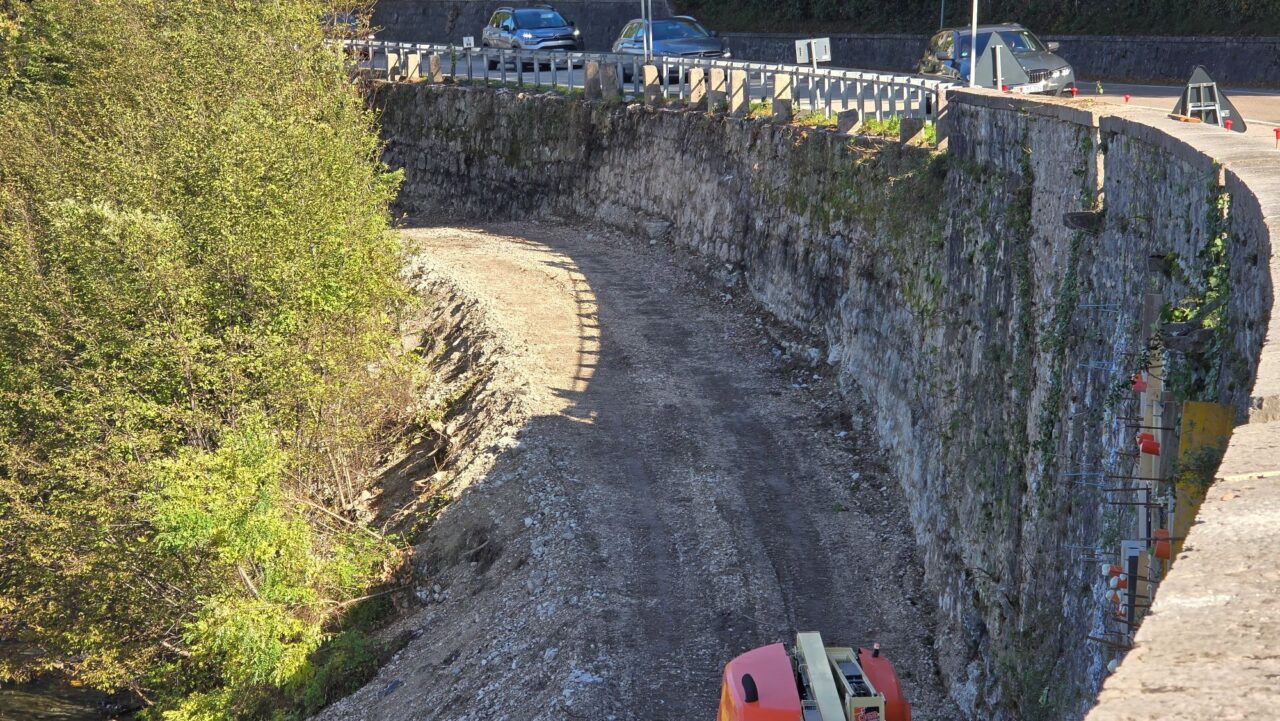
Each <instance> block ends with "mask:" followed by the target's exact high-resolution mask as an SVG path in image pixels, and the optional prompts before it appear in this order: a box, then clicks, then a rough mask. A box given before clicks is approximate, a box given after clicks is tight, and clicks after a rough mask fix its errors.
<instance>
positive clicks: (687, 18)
mask: <svg viewBox="0 0 1280 721" xmlns="http://www.w3.org/2000/svg"><path fill="white" fill-rule="evenodd" d="M673 20H677V21H679V22H686V23H698V24H699V25H701V24H702V22H701V21H699V20H698V19H697V18H695V17H693V16H692V15H673V16H671V17H669V18H654V19H653V22H655V23H667V22H671V21H673ZM642 22H645V19H644V18H631V19H630V20H628V21H627V24H628V25H630V24H631V23H642Z"/></svg>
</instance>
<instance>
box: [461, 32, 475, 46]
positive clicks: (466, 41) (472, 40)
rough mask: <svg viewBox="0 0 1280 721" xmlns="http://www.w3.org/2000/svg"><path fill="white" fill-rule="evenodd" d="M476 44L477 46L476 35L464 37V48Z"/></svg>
mask: <svg viewBox="0 0 1280 721" xmlns="http://www.w3.org/2000/svg"><path fill="white" fill-rule="evenodd" d="M475 46H476V39H475V38H474V37H472V36H470V35H468V36H466V37H464V38H462V47H464V48H474V47H475Z"/></svg>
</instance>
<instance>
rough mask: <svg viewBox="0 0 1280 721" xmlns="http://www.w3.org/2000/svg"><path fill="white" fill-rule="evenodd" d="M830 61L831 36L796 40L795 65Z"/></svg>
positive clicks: (815, 65)
mask: <svg viewBox="0 0 1280 721" xmlns="http://www.w3.org/2000/svg"><path fill="white" fill-rule="evenodd" d="M829 62H831V38H809V39H808V40H797V41H796V65H812V66H813V69H814V70H817V69H818V63H829Z"/></svg>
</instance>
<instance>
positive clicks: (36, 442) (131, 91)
mask: <svg viewBox="0 0 1280 721" xmlns="http://www.w3.org/2000/svg"><path fill="white" fill-rule="evenodd" d="M332 5H333V3H329V2H319V1H318V0H273V2H265V3H255V2H235V1H234V0H208V1H207V2H184V3H156V2H152V1H151V0H94V2H82V1H80V0H5V1H4V2H0V138H3V140H0V639H2V640H3V641H4V643H0V679H23V678H28V677H30V676H32V675H34V674H39V673H43V672H46V671H51V670H54V671H59V672H61V673H65V674H68V675H70V676H71V677H73V679H74V680H76V681H78V682H81V683H84V684H88V685H92V686H95V687H99V688H104V689H117V688H125V689H130V690H132V691H134V692H135V693H136V694H137V695H138V696H139V697H140V698H142V699H145V700H146V701H147V702H148V703H149V704H153V705H152V707H151V708H150V710H149V711H148V712H147V715H148V717H151V718H159V717H164V718H167V719H205V718H208V719H213V718H234V717H249V716H254V715H257V714H259V713H260V709H261V703H260V702H261V700H262V699H263V698H271V697H273V696H279V695H280V694H284V696H282V698H284V701H283V703H286V704H287V703H289V700H288V697H287V693H286V692H287V691H288V690H289V689H292V688H297V687H298V684H297V681H296V680H297V679H299V678H302V677H307V676H308V675H309V674H312V670H311V669H310V668H309V664H310V663H311V660H310V659H312V658H313V655H314V654H315V653H316V651H317V649H319V648H320V647H321V646H322V644H323V642H324V640H325V639H326V638H327V637H328V636H329V634H330V633H331V632H332V631H333V629H334V628H335V624H338V623H340V620H341V617H342V616H343V614H344V613H345V612H346V611H347V610H349V609H351V608H352V607H353V606H354V605H355V602H356V601H357V600H358V599H359V598H361V597H363V596H365V595H367V594H368V593H369V592H370V590H371V589H372V588H374V587H376V586H377V585H378V584H380V583H382V582H384V581H385V580H386V578H387V577H388V574H389V573H390V572H391V571H392V569H393V567H394V565H395V564H396V561H397V555H398V552H397V550H396V548H395V546H394V545H393V544H392V543H391V541H389V540H388V539H386V538H383V537H381V536H380V535H379V534H378V533H377V532H375V531H372V530H370V529H367V528H364V527H363V526H361V525H359V524H357V523H355V522H354V521H352V520H351V519H350V518H349V517H348V516H347V515H345V514H346V511H348V510H349V509H350V508H352V507H353V504H354V502H355V500H356V499H357V498H358V496H359V494H360V492H361V491H362V490H363V488H364V487H365V486H366V485H367V484H368V482H369V478H370V476H371V470H372V469H373V468H374V466H375V465H376V463H377V460H378V457H379V453H380V452H381V450H382V443H383V442H384V439H385V438H386V437H387V435H388V433H387V431H388V430H389V429H392V428H394V426H395V424H396V423H399V422H401V418H400V415H399V414H400V409H402V408H404V407H405V404H406V402H407V400H406V391H405V390H404V387H405V386H406V384H405V383H404V376H405V374H406V370H407V361H405V360H404V359H403V358H399V357H396V356H393V355H392V353H391V349H392V348H397V347H398V344H396V343H394V341H395V339H396V338H395V334H394V321H395V318H396V317H397V314H399V313H400V312H401V309H402V307H403V306H404V303H405V301H406V293H405V291H404V289H403V287H402V286H401V284H400V282H399V281H398V275H397V273H398V268H399V267H400V251H399V248H398V246H397V244H396V242H395V240H394V237H393V236H391V235H390V234H389V233H388V230H387V208H388V204H389V203H390V201H391V199H392V197H393V195H394V193H395V191H396V188H397V185H398V178H397V177H396V176H394V175H391V174H388V173H385V172H384V171H383V169H382V168H381V166H380V165H379V164H378V161H377V156H378V150H379V147H378V141H377V138H376V135H375V133H374V132H373V124H372V118H371V116H370V114H369V113H368V111H367V110H366V109H365V108H364V106H363V104H362V102H361V99H360V98H359V97H358V96H357V94H356V93H355V92H354V90H353V88H352V86H351V85H350V83H349V82H348V79H347V75H346V72H345V70H344V67H343V63H342V59H341V57H340V56H339V53H338V52H337V51H335V50H332V49H329V48H326V47H325V46H324V45H323V43H322V31H321V27H320V23H319V22H318V18H319V17H320V16H321V14H322V13H323V12H325V11H326V10H330V11H331V10H332V9H333V8H332V7H331V6H332ZM312 675H313V674H312Z"/></svg>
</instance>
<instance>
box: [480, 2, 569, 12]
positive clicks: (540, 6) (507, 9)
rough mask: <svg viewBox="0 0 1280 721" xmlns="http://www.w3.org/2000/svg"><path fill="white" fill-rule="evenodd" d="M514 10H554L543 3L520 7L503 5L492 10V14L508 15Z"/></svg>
mask: <svg viewBox="0 0 1280 721" xmlns="http://www.w3.org/2000/svg"><path fill="white" fill-rule="evenodd" d="M516 10H555V8H554V7H552V6H550V5H547V4H545V3H538V4H537V5H520V6H514V5H503V6H502V7H500V8H498V9H497V10H494V12H495V13H500V12H504V11H505V12H509V13H510V12H515V11H516Z"/></svg>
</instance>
